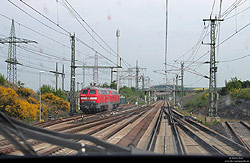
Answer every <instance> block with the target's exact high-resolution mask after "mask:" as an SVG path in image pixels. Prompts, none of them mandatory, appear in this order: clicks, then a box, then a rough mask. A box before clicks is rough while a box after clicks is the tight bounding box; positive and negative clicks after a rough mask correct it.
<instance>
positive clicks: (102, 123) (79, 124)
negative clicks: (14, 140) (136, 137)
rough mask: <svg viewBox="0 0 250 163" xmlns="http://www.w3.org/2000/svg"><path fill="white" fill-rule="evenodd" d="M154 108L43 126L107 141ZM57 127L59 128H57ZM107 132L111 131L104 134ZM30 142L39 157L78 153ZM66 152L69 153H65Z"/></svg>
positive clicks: (12, 152) (7, 150)
mask: <svg viewBox="0 0 250 163" xmlns="http://www.w3.org/2000/svg"><path fill="white" fill-rule="evenodd" d="M153 106H154V105H152V106H144V107H134V108H130V109H124V110H120V111H119V113H118V112H112V114H108V115H107V114H106V115H105V114H103V115H96V116H95V117H97V118H93V117H86V118H84V120H83V121H80V120H77V117H72V118H69V119H70V120H68V119H67V120H68V121H67V123H66V122H65V121H61V123H59V121H54V123H53V124H51V123H50V124H46V125H43V127H45V126H46V128H47V129H53V130H54V131H58V132H61V133H67V134H69V133H70V134H72V133H74V134H75V133H77V134H86V135H93V136H95V137H98V138H99V139H103V140H107V139H109V138H110V137H112V136H113V135H115V134H116V133H117V132H119V131H120V130H122V129H123V128H126V127H127V125H129V124H131V123H133V121H136V119H137V118H139V117H140V116H142V115H143V114H145V113H146V112H148V111H150V110H151V108H152V107H153ZM78 118H79V117H78ZM72 119H73V121H72ZM124 121H125V122H126V123H125V124H126V125H124ZM149 122H150V121H149ZM118 124H120V125H118ZM55 126H57V127H56V128H55ZM117 127H118V128H117ZM111 129H112V130H111ZM105 130H107V131H108V130H110V131H109V132H108V133H106V134H104V133H105ZM28 141H29V143H30V144H31V145H32V146H33V148H34V150H35V151H36V152H37V153H38V154H39V155H54V154H56V155H66V154H68V153H71V154H74V153H75V152H76V151H74V152H73V151H72V150H65V148H63V147H59V146H55V145H51V144H49V143H44V142H39V141H37V140H32V139H31V140H28ZM84 143H86V142H84ZM87 144H88V143H87ZM90 144H91V143H90ZM0 151H1V153H8V154H10V155H21V152H20V151H19V150H16V149H15V147H13V146H12V147H11V146H9V147H3V148H0ZM59 151H64V152H59ZM65 151H68V152H67V153H65Z"/></svg>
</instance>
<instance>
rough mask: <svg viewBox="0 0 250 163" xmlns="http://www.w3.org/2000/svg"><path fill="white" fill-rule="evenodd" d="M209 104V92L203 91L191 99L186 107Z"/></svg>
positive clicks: (199, 106)
mask: <svg viewBox="0 0 250 163" xmlns="http://www.w3.org/2000/svg"><path fill="white" fill-rule="evenodd" d="M207 105H208V94H207V93H202V94H200V95H198V96H196V97H195V98H193V99H191V100H189V101H188V102H187V104H186V106H185V107H188V108H191V107H195V108H201V107H204V106H207Z"/></svg>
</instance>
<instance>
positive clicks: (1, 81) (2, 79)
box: [0, 74, 6, 85]
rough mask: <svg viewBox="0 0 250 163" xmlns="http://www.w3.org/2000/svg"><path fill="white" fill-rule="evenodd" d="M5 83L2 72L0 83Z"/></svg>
mask: <svg viewBox="0 0 250 163" xmlns="http://www.w3.org/2000/svg"><path fill="white" fill-rule="evenodd" d="M5 83H6V79H5V78H4V76H3V75H2V74H0V85H4V84H5Z"/></svg>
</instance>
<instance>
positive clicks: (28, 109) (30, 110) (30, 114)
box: [5, 99, 39, 120]
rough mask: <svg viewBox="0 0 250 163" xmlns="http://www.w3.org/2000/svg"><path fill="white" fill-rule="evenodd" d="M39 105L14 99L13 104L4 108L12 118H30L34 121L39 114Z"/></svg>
mask: <svg viewBox="0 0 250 163" xmlns="http://www.w3.org/2000/svg"><path fill="white" fill-rule="evenodd" d="M38 108H39V105H37V104H30V103H28V102H27V101H26V100H23V99H16V100H15V104H14V105H12V106H10V105H8V106H7V107H6V108H5V111H6V112H7V113H8V114H9V115H10V116H12V117H16V118H18V119H22V120H24V119H27V118H31V119H33V120H36V119H37V117H38V114H39V109H38Z"/></svg>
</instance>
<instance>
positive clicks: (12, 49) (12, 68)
mask: <svg viewBox="0 0 250 163" xmlns="http://www.w3.org/2000/svg"><path fill="white" fill-rule="evenodd" d="M6 62H7V80H8V81H9V82H12V83H14V84H16V83H17V68H16V65H17V63H18V62H17V59H16V35H15V26H14V20H13V19H12V22H11V29H10V37H9V49H8V59H7V60H6Z"/></svg>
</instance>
